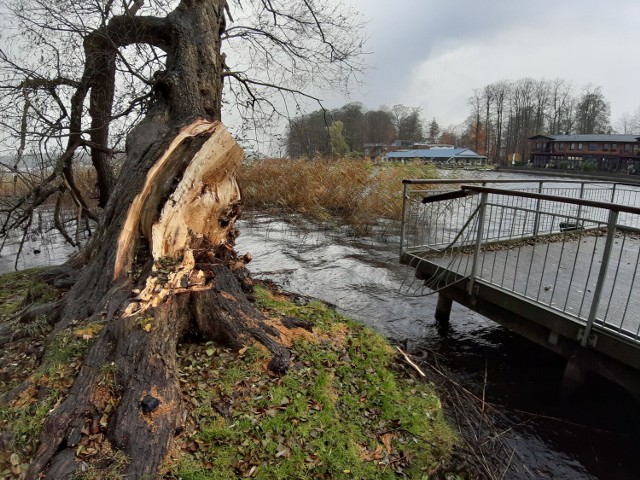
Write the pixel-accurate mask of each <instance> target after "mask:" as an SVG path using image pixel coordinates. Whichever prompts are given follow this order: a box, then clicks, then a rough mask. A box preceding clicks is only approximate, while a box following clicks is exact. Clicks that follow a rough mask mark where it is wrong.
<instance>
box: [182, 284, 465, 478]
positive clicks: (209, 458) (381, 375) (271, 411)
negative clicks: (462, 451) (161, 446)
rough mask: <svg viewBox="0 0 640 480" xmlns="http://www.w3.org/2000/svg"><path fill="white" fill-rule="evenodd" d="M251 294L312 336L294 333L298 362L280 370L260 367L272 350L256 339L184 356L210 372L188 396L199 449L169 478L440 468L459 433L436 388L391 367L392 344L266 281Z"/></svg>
mask: <svg viewBox="0 0 640 480" xmlns="http://www.w3.org/2000/svg"><path fill="white" fill-rule="evenodd" d="M255 296H256V298H257V301H258V303H259V304H260V305H261V306H262V307H263V308H265V309H267V310H269V311H270V314H271V315H272V316H277V315H284V316H295V317H296V318H299V319H303V320H307V321H310V322H312V323H313V324H314V333H313V334H312V335H301V336H300V337H299V338H298V339H297V340H295V342H294V344H293V345H292V348H291V349H292V352H293V353H294V355H295V362H294V365H293V367H292V368H291V369H290V370H289V372H288V373H287V374H286V375H284V376H282V377H274V376H269V375H268V374H267V373H266V372H265V368H264V365H265V364H266V362H267V361H268V359H269V356H268V354H266V353H265V352H264V351H262V350H261V349H259V348H255V347H254V348H250V349H247V350H244V351H242V352H241V354H235V353H233V352H229V351H225V350H220V349H219V350H217V351H216V353H215V355H213V356H208V355H206V353H204V352H205V350H206V346H203V347H202V348H201V349H200V350H197V349H195V348H194V349H191V350H190V351H188V352H184V353H182V354H181V358H182V364H183V365H185V366H188V368H189V375H193V374H194V373H195V372H199V371H200V372H202V375H203V376H202V380H197V381H196V383H197V389H196V390H194V391H192V392H191V393H190V394H189V395H191V397H192V398H194V400H193V401H192V403H194V402H195V403H196V404H197V405H198V407H196V408H195V410H193V412H192V422H193V424H194V425H197V426H198V427H197V428H196V430H195V431H194V432H193V434H192V435H191V436H190V437H189V438H188V439H187V442H188V444H190V445H191V448H189V450H191V451H192V452H191V453H188V454H185V455H184V456H183V457H182V458H181V459H180V460H179V462H178V464H177V465H174V466H173V468H171V471H172V473H171V475H172V476H170V478H182V479H184V480H204V479H229V478H242V477H244V476H248V475H251V476H252V478H258V479H264V480H267V479H269V480H272V479H294V478H295V479H306V478H309V479H311V478H332V479H361V478H367V479H395V478H397V477H398V476H399V475H400V476H402V475H404V476H406V477H407V478H429V477H430V475H431V474H432V473H434V472H436V471H438V469H439V468H440V467H441V465H442V463H443V462H445V461H446V460H447V458H448V455H449V454H450V451H451V448H452V446H453V443H454V442H455V441H456V438H455V434H454V433H453V431H452V430H451V429H450V428H449V426H448V425H447V423H446V422H445V420H444V418H443V415H442V409H441V405H440V401H439V400H438V398H437V396H436V395H435V393H434V391H433V389H432V388H431V387H430V386H429V385H428V384H425V383H424V382H418V381H414V380H412V379H409V378H399V377H398V376H397V375H396V374H395V373H394V372H393V371H392V370H391V368H390V367H391V366H392V365H393V363H394V352H393V350H392V349H391V348H390V346H389V345H388V343H387V342H386V341H385V340H384V339H383V338H382V337H381V336H379V335H377V334H376V333H374V332H372V331H371V330H369V329H367V328H365V327H363V326H361V325H359V324H356V323H354V322H351V321H350V320H348V319H346V318H345V317H344V316H342V315H340V314H338V313H336V312H335V311H333V310H331V309H330V308H328V307H327V306H326V305H324V304H322V303H320V302H311V303H309V304H307V305H303V306H300V305H296V304H293V303H292V302H290V301H288V300H286V299H285V298H284V297H276V296H274V295H272V294H271V293H270V292H269V291H268V290H266V289H262V288H257V289H256V291H255ZM199 362H202V363H203V366H202V368H200V367H198V364H199ZM207 362H208V363H209V366H208V367H204V364H205V363H207ZM185 373H186V372H185ZM225 411H226V412H227V413H226V414H225V415H222V414H221V412H225Z"/></svg>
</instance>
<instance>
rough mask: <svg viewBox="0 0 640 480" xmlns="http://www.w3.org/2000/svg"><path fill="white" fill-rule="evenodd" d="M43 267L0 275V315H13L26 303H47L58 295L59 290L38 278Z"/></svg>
mask: <svg viewBox="0 0 640 480" xmlns="http://www.w3.org/2000/svg"><path fill="white" fill-rule="evenodd" d="M44 271H45V269H43V268H32V269H29V270H23V271H20V272H12V273H5V274H3V275H0V317H3V316H7V315H13V314H14V313H16V312H18V311H19V310H21V309H22V308H24V307H25V306H26V304H27V303H47V302H52V301H54V300H56V299H58V298H59V297H60V292H59V291H58V290H57V289H56V288H54V287H52V286H51V285H49V284H47V283H45V282H43V281H42V280H40V274H41V273H42V272H44Z"/></svg>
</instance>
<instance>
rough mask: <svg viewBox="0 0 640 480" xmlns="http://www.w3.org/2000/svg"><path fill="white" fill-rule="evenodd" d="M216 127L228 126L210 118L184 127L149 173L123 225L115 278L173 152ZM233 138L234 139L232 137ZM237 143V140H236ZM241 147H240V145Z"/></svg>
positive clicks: (126, 260) (128, 256)
mask: <svg viewBox="0 0 640 480" xmlns="http://www.w3.org/2000/svg"><path fill="white" fill-rule="evenodd" d="M216 129H220V130H222V131H223V132H226V134H227V135H229V133H228V132H227V130H226V128H224V126H223V125H222V124H221V123H220V122H217V121H216V122H211V121H208V120H203V119H198V120H196V121H194V122H192V123H191V124H189V125H187V126H186V127H184V128H183V129H182V130H181V131H180V133H179V134H178V135H177V136H176V137H175V139H174V140H173V142H171V144H170V145H169V147H168V148H167V150H166V151H165V152H164V154H163V155H162V157H160V159H159V160H158V161H157V162H156V164H155V165H154V166H153V167H152V168H151V169H150V170H149V172H148V173H147V178H146V181H145V184H144V186H143V188H142V190H141V191H140V193H139V194H138V195H137V196H136V198H135V199H134V200H133V202H132V203H131V206H130V207H129V212H128V214H127V219H126V221H125V223H124V225H123V227H122V230H121V233H120V237H119V238H118V249H117V253H116V262H115V268H114V272H113V279H114V280H115V279H117V278H119V277H120V276H121V275H122V274H123V272H124V271H125V269H126V267H127V266H128V265H130V264H131V260H132V258H131V257H132V250H133V247H134V246H135V239H136V238H137V236H138V235H139V227H140V218H141V216H142V214H143V209H144V207H145V204H146V201H147V199H148V198H149V197H150V196H151V194H152V193H153V191H154V189H155V188H156V186H157V184H158V182H159V181H160V178H161V177H162V174H163V173H164V170H165V169H166V168H167V164H168V162H169V160H170V159H171V158H172V157H171V154H172V153H173V152H174V151H175V150H177V149H178V147H179V146H180V145H181V144H182V143H183V142H184V141H185V140H186V139H188V138H192V137H195V136H198V135H202V134H212V133H213V132H214V131H216ZM232 140H233V139H232ZM234 143H235V142H234ZM238 148H239V147H238Z"/></svg>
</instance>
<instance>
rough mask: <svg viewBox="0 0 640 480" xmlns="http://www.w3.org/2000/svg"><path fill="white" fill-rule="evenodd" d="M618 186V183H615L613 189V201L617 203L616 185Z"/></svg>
mask: <svg viewBox="0 0 640 480" xmlns="http://www.w3.org/2000/svg"><path fill="white" fill-rule="evenodd" d="M617 186H618V184H617V183H614V184H613V188H612V189H611V203H616V187H617Z"/></svg>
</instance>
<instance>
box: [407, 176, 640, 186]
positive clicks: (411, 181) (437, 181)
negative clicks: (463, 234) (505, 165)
mask: <svg viewBox="0 0 640 480" xmlns="http://www.w3.org/2000/svg"><path fill="white" fill-rule="evenodd" d="M539 182H543V183H576V184H582V183H584V184H586V185H602V184H607V185H624V186H628V187H637V186H638V185H637V184H635V183H625V182H611V181H609V180H547V179H542V180H541V179H539V178H538V179H529V180H523V179H512V180H508V179H495V180H492V179H484V180H472V179H461V178H452V179H444V178H405V179H404V180H402V183H403V184H405V185H446V184H458V185H460V184H473V183H539Z"/></svg>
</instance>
